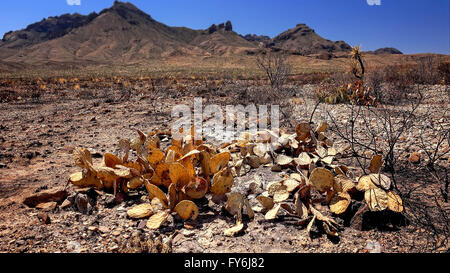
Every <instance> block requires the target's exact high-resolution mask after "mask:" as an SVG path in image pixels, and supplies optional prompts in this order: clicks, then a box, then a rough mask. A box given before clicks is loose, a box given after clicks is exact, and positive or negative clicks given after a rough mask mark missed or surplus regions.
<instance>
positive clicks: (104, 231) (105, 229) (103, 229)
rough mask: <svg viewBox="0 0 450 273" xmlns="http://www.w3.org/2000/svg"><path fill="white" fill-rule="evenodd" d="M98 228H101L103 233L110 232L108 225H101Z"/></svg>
mask: <svg viewBox="0 0 450 273" xmlns="http://www.w3.org/2000/svg"><path fill="white" fill-rule="evenodd" d="M98 230H99V231H100V232H101V233H108V232H109V228H108V227H105V226H100V227H99V228H98Z"/></svg>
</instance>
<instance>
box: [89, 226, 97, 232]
mask: <svg viewBox="0 0 450 273" xmlns="http://www.w3.org/2000/svg"><path fill="white" fill-rule="evenodd" d="M88 230H90V231H93V232H95V231H98V227H96V226H90V227H88Z"/></svg>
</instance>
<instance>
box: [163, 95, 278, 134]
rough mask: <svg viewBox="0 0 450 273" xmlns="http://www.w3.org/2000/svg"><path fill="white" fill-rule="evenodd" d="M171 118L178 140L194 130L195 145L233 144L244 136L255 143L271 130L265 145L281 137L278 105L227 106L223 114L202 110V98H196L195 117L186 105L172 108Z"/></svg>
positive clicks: (212, 109)
mask: <svg viewBox="0 0 450 273" xmlns="http://www.w3.org/2000/svg"><path fill="white" fill-rule="evenodd" d="M172 118H174V119H177V120H176V121H175V122H174V123H173V124H172V128H171V130H172V137H173V139H175V140H182V139H183V137H185V136H186V135H188V134H189V135H190V134H191V133H192V132H191V128H194V132H193V135H194V141H198V140H203V139H205V140H206V141H207V142H211V143H225V142H231V141H233V140H236V139H238V138H239V137H240V136H242V135H243V134H245V135H246V136H247V138H250V139H249V140H251V139H252V138H253V140H256V139H257V138H258V132H263V131H265V132H268V131H269V130H270V134H269V135H270V136H269V138H270V139H266V141H265V142H271V143H272V142H275V141H276V140H277V139H278V136H279V125H280V108H279V106H278V105H270V106H268V105H258V106H257V105H255V104H250V105H246V106H244V105H235V106H233V105H227V106H226V107H225V111H223V110H222V108H221V107H220V106H219V105H216V104H210V105H205V106H203V100H202V98H200V97H197V98H194V109H193V113H192V111H191V108H190V107H189V106H187V105H176V106H175V107H173V108H172ZM269 125H270V126H269ZM266 137H267V135H266Z"/></svg>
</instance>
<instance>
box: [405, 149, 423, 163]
mask: <svg viewBox="0 0 450 273" xmlns="http://www.w3.org/2000/svg"><path fill="white" fill-rule="evenodd" d="M420 159H421V158H420V153H418V152H414V153H412V154H411V155H410V156H409V158H408V161H409V162H410V163H412V164H419V163H420Z"/></svg>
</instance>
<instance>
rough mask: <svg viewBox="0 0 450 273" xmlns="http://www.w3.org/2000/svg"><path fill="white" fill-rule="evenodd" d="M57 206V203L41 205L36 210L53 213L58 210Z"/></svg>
mask: <svg viewBox="0 0 450 273" xmlns="http://www.w3.org/2000/svg"><path fill="white" fill-rule="evenodd" d="M57 205H58V203H56V202H48V203H40V204H38V205H37V206H36V208H37V209H40V210H43V211H53V210H55V209H56V206H57Z"/></svg>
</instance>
